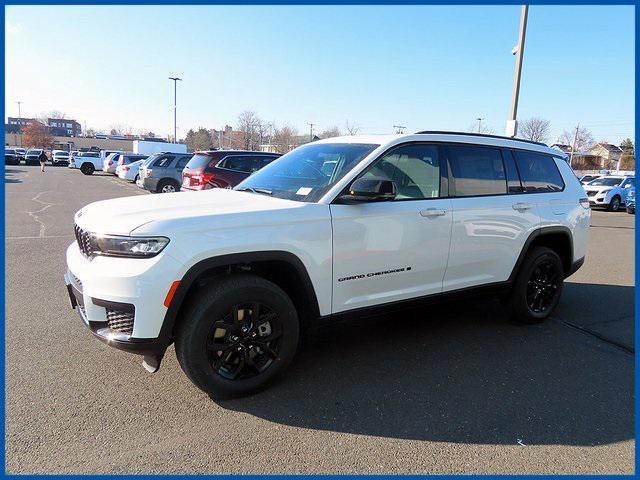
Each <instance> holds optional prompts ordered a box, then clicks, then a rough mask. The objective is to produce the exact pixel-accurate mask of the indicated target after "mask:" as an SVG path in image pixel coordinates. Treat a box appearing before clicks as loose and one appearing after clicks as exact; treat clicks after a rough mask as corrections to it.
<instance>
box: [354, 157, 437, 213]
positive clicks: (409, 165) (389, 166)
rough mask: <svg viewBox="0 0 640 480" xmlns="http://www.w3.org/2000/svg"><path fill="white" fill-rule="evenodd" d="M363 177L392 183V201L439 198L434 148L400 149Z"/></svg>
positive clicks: (374, 165)
mask: <svg viewBox="0 0 640 480" xmlns="http://www.w3.org/2000/svg"><path fill="white" fill-rule="evenodd" d="M363 177H378V178H385V179H387V180H391V181H392V182H393V183H394V184H395V186H396V197H395V199H394V200H419V199H425V198H437V197H438V196H439V195H440V158H439V149H438V146H437V145H420V144H416V145H403V146H401V147H398V148H396V149H394V150H391V151H390V152H388V153H386V154H385V155H384V156H383V157H382V158H380V159H379V160H377V161H376V162H375V163H374V164H373V166H372V167H371V168H369V170H367V172H366V173H365V174H364V175H363Z"/></svg>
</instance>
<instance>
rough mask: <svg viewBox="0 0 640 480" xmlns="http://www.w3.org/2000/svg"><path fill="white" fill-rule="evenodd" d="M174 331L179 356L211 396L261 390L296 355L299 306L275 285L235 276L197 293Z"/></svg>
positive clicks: (192, 379) (243, 393)
mask: <svg viewBox="0 0 640 480" xmlns="http://www.w3.org/2000/svg"><path fill="white" fill-rule="evenodd" d="M189 305H190V306H189V309H188V310H187V311H186V312H185V314H184V315H183V317H182V321H181V323H180V325H179V327H178V330H177V332H176V342H175V347H176V355H177V357H178V362H179V363H180V366H181V367H182V370H183V371H184V372H185V373H186V374H187V376H188V377H189V378H190V379H191V381H192V382H193V383H195V384H196V385H197V386H198V387H199V388H200V389H202V390H203V391H205V392H207V393H208V394H209V395H211V396H213V397H232V396H240V395H246V394H248V393H251V392H254V391H257V390H259V389H261V388H263V387H265V386H267V385H268V384H269V383H271V382H272V381H273V380H275V379H276V378H277V377H278V376H279V375H280V374H281V373H282V372H283V371H284V369H285V368H286V367H287V366H288V365H289V363H290V362H291V360H292V359H293V357H294V355H295V352H296V349H297V346H298V337H299V324H298V315H297V312H296V309H295V307H294V305H293V303H292V302H291V299H290V298H289V297H288V295H287V294H286V293H285V292H284V291H283V290H282V289H281V288H280V287H278V286H277V285H275V284H274V283H271V282H269V281H267V280H265V279H263V278H260V277H256V276H253V275H246V274H241V275H233V276H229V277H226V278H224V279H222V280H220V281H218V282H216V283H215V284H214V285H212V286H210V287H204V288H202V289H200V290H199V291H198V292H196V293H195V294H194V295H193V297H192V300H190V303H189Z"/></svg>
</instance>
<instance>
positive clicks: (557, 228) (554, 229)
mask: <svg viewBox="0 0 640 480" xmlns="http://www.w3.org/2000/svg"><path fill="white" fill-rule="evenodd" d="M551 233H561V234H563V235H566V236H567V239H568V240H569V250H570V251H569V253H570V259H569V260H570V264H573V237H572V235H571V230H570V229H569V227H565V226H564V225H554V226H549V227H540V228H537V229H536V230H534V231H533V232H531V233H530V234H529V237H528V238H527V240H526V241H525V242H524V245H523V247H522V250H521V251H520V255H518V259H517V260H516V264H515V265H514V266H513V270H511V275H509V280H508V282H509V283H511V284H513V282H515V279H516V275H518V270H520V265H522V262H523V261H524V257H525V256H526V255H527V252H528V251H529V248H530V247H531V244H532V243H533V242H534V240H536V239H537V238H540V237H542V236H544V235H548V234H551ZM567 273H568V272H565V275H566V274H567ZM567 276H568V275H567Z"/></svg>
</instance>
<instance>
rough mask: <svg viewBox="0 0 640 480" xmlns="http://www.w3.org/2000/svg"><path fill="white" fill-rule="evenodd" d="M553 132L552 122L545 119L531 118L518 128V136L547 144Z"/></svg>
mask: <svg viewBox="0 0 640 480" xmlns="http://www.w3.org/2000/svg"><path fill="white" fill-rule="evenodd" d="M550 131H551V122H549V120H545V119H544V118H539V117H531V118H529V119H527V120H524V121H522V123H520V125H519V128H518V136H519V137H520V138H524V139H526V140H533V141H534V142H546V141H547V139H548V138H549V134H550Z"/></svg>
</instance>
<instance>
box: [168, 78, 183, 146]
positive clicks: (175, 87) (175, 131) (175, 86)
mask: <svg viewBox="0 0 640 480" xmlns="http://www.w3.org/2000/svg"><path fill="white" fill-rule="evenodd" d="M169 80H173V143H178V127H177V125H178V121H177V118H178V116H177V111H178V107H177V103H178V82H181V81H182V79H181V78H178V77H169Z"/></svg>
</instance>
